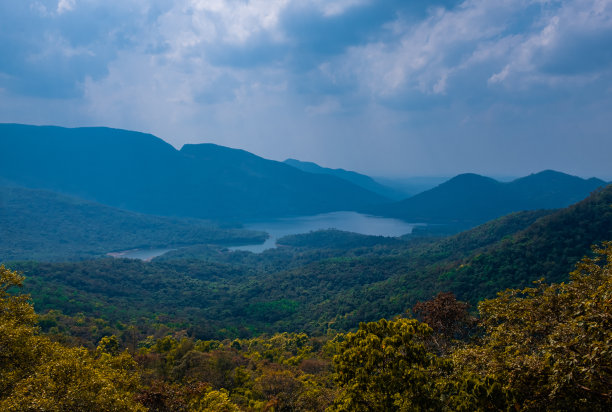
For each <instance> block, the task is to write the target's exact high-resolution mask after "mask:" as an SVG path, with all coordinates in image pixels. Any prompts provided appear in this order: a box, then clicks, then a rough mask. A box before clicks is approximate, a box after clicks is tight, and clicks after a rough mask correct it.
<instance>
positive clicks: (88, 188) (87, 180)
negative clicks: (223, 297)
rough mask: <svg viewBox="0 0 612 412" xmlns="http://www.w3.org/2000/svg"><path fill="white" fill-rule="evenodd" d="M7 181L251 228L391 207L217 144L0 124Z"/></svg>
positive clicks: (2, 174)
mask: <svg viewBox="0 0 612 412" xmlns="http://www.w3.org/2000/svg"><path fill="white" fill-rule="evenodd" d="M0 153H1V159H0V160H1V164H2V168H1V169H0V178H4V179H5V180H8V181H10V182H13V183H15V184H17V185H21V186H25V187H29V188H37V189H48V190H53V191H57V192H60V193H64V194H69V195H74V196H78V197H81V198H84V199H87V200H91V201H95V202H99V203H102V204H106V205H110V206H113V207H119V208H123V209H128V210H132V211H136V212H142V213H150V214H156V215H164V216H186V217H196V218H214V219H229V220H243V219H253V218H265V217H278V216H291V215H306V214H316V213H323V212H330V211H335V210H355V209H358V208H365V207H368V206H371V205H375V204H381V203H384V202H386V201H388V199H386V198H384V197H382V196H380V195H378V194H376V193H373V192H370V191H368V190H366V189H364V188H362V187H360V186H356V185H354V184H352V183H350V182H348V181H346V180H343V179H340V178H338V177H335V176H329V175H323V174H312V173H306V172H303V171H301V170H298V169H296V168H294V167H291V166H289V165H286V164H283V163H281V162H276V161H272V160H267V159H263V158H261V157H258V156H255V155H253V154H251V153H248V152H245V151H243V150H237V149H230V148H227V147H222V146H217V145H214V144H198V145H185V146H183V148H182V149H181V150H176V149H175V148H174V147H172V146H171V145H169V144H168V143H166V142H164V141H163V140H161V139H159V138H157V137H155V136H153V135H150V134H144V133H137V132H130V131H125V130H117V129H108V128H75V129H68V128H62V127H52V126H26V125H18V124H0Z"/></svg>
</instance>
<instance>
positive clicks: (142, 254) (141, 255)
mask: <svg viewBox="0 0 612 412" xmlns="http://www.w3.org/2000/svg"><path fill="white" fill-rule="evenodd" d="M171 250H176V249H131V250H123V251H121V252H112V253H107V255H108V256H112V257H114V258H126V259H140V260H144V261H145V262H149V261H150V260H151V259H153V258H155V257H157V256H161V255H163V254H164V253H166V252H170V251H171Z"/></svg>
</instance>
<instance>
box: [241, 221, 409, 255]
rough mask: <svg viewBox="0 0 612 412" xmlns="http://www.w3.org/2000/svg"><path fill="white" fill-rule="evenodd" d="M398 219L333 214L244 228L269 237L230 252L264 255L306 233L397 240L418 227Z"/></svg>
mask: <svg viewBox="0 0 612 412" xmlns="http://www.w3.org/2000/svg"><path fill="white" fill-rule="evenodd" d="M417 225H418V224H415V223H407V222H404V221H402V220H398V219H390V218H385V217H378V216H370V215H364V214H361V213H357V212H332V213H323V214H320V215H314V216H300V217H292V218H283V219H274V220H269V221H265V222H257V223H249V224H245V225H244V227H245V229H251V230H262V231H264V232H267V233H268V234H269V235H270V237H269V238H268V240H266V241H265V242H264V243H263V244H259V245H246V246H235V247H231V248H230V250H246V251H249V252H255V253H259V252H263V251H264V250H266V249H271V248H274V247H276V241H277V240H278V239H279V238H281V237H283V236H287V235H296V234H300V233H308V232H311V231H315V230H325V229H337V230H343V231H346V232H354V233H360V234H362V235H372V236H390V237H398V236H402V235H405V234H408V233H411V232H412V229H413V228H414V227H415V226H417Z"/></svg>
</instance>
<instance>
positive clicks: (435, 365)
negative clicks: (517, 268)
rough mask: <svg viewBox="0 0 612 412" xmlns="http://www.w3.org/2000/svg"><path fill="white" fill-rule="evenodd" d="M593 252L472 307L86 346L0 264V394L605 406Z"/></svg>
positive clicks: (34, 405)
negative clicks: (565, 273)
mask: <svg viewBox="0 0 612 412" xmlns="http://www.w3.org/2000/svg"><path fill="white" fill-rule="evenodd" d="M593 252H594V255H593V257H592V258H586V257H585V258H584V259H582V260H581V261H580V262H579V263H578V264H577V265H576V268H575V270H574V271H572V272H571V273H570V280H569V281H568V282H562V283H560V284H554V283H553V284H546V283H544V282H541V281H540V282H535V284H534V285H532V286H531V287H527V288H524V289H507V290H505V291H503V292H500V293H498V295H497V297H495V298H493V299H486V300H483V301H481V302H480V303H479V304H478V306H477V312H475V313H471V312H470V310H469V304H467V303H465V302H461V301H458V300H457V299H456V298H455V296H454V295H453V294H452V293H439V294H438V295H437V296H436V297H434V298H433V299H431V300H428V301H424V302H418V303H417V304H416V305H415V306H414V307H413V308H412V311H411V312H408V313H406V314H404V315H398V316H395V317H393V318H392V319H384V318H383V319H380V320H378V321H373V322H362V323H360V324H359V326H358V328H357V330H355V331H352V332H346V333H336V334H328V335H326V336H313V335H308V334H306V333H303V332H293V333H287V332H284V333H275V334H271V335H260V336H258V337H251V338H244V339H242V338H235V339H233V340H232V339H223V340H215V339H210V340H203V339H195V338H193V337H191V336H188V335H186V334H185V333H184V331H182V333H181V332H177V331H175V332H174V333H169V332H171V330H169V329H166V331H165V333H161V334H159V335H158V336H157V337H156V336H154V335H152V336H148V337H147V338H146V339H143V340H141V339H139V338H138V337H137V335H136V332H135V330H134V328H133V327H128V328H126V329H125V330H124V333H123V334H122V338H121V339H119V338H118V337H117V336H116V335H114V334H112V335H107V336H104V337H102V338H101V339H100V340H99V341H98V342H97V346H96V347H95V348H92V349H86V348H85V347H82V346H81V347H79V346H75V345H74V344H71V343H70V342H61V339H58V336H57V335H47V334H44V333H42V332H41V329H42V325H41V324H44V323H45V322H47V323H48V322H50V321H51V322H53V320H52V319H51V320H50V319H49V318H48V317H47V318H45V317H41V318H40V321H39V317H38V316H37V315H36V313H35V312H34V308H33V306H32V304H31V302H30V301H29V297H28V296H27V295H22V294H20V293H19V292H17V293H10V291H11V290H14V289H15V288H16V287H20V286H22V283H23V280H24V278H23V277H22V276H20V275H18V274H17V273H16V272H14V271H11V270H9V269H6V268H5V267H4V266H2V267H0V275H1V279H0V282H1V283H0V308H1V309H2V310H0V332H1V333H0V348H2V356H1V357H0V367H1V368H2V371H3V374H2V377H1V378H0V388H2V390H1V391H0V393H1V394H2V395H0V407H1V408H2V409H3V410H74V411H87V410H89V411H91V410H117V411H120V410H125V411H128V410H134V411H137V410H143V411H144V410H153V411H188V410H189V411H239V410H253V411H255V410H274V411H293V410H312V411H317V410H320V411H323V410H328V411H392V410H397V411H413V410H449V411H454V410H460V411H474V410H483V411H484V410H585V411H586V410H590V411H605V410H609V406H610V402H611V399H610V397H611V394H610V384H611V378H612V370H610V368H609V365H610V364H612V353H611V352H610V347H609V342H610V339H611V338H612V328H611V326H612V325H611V321H612V319H611V316H610V313H611V311H610V309H611V308H610V304H611V303H610V302H611V300H610V296H611V295H612V277H611V273H612V242H604V243H602V244H601V245H600V246H599V247H594V248H593ZM410 314H414V315H415V316H416V319H415V318H413V317H412V316H410ZM73 321H74V325H71V326H73V327H75V328H78V327H79V326H80V327H86V326H87V323H88V322H87V320H86V319H79V318H78V317H77V318H76V319H73ZM92 323H93V322H92ZM90 327H91V326H90Z"/></svg>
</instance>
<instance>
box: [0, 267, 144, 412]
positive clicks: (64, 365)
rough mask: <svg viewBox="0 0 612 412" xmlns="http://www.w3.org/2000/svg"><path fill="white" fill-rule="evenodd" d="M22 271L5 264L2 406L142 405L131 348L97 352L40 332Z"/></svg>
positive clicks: (0, 312)
mask: <svg viewBox="0 0 612 412" xmlns="http://www.w3.org/2000/svg"><path fill="white" fill-rule="evenodd" d="M22 283H23V277H22V276H19V275H18V274H17V273H15V272H13V271H10V270H8V269H6V268H5V267H4V266H0V410H5V411H24V410H39V411H68V410H69V411H140V410H145V408H144V407H143V406H142V405H140V404H138V403H137V402H135V401H134V393H135V390H136V387H137V385H138V375H137V373H136V364H135V362H134V360H133V359H132V358H131V356H129V355H128V354H127V353H123V354H118V355H117V356H113V355H111V354H108V353H100V354H99V355H98V356H93V355H92V354H91V353H90V352H89V351H87V350H86V349H84V348H67V347H64V346H62V345H60V344H59V343H56V342H52V341H51V340H49V339H48V338H46V337H44V336H40V335H39V334H38V329H37V327H36V314H35V313H34V309H33V308H32V305H31V304H30V302H29V300H28V297H27V296H24V295H14V294H13V293H11V292H12V291H13V289H15V288H18V287H21V285H22Z"/></svg>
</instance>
